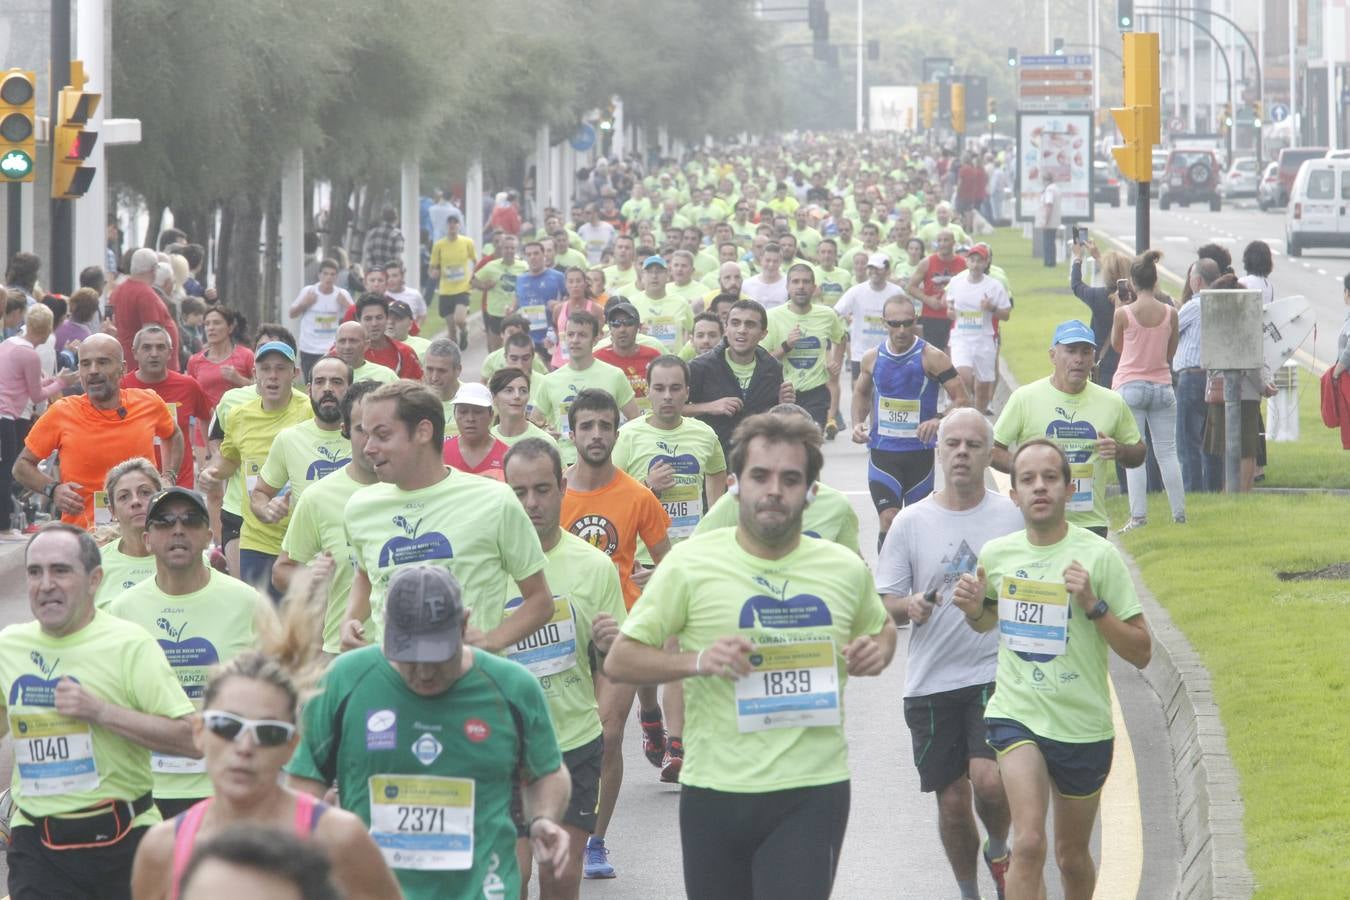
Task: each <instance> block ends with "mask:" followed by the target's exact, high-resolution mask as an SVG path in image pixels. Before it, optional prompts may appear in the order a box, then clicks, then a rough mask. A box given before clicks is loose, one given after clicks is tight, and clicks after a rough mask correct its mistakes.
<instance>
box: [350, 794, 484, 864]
mask: <svg viewBox="0 0 1350 900" xmlns="http://www.w3.org/2000/svg"><path fill="white" fill-rule="evenodd" d="M369 785H370V787H369V789H370V836H371V837H372V838H373V839H374V840H375V844H376V845H377V846H378V847H379V848H380V853H381V854H383V856H384V861H385V862H386V863H388V864H389V868H391V869H432V870H438V871H447V870H463V869H469V868H472V867H473V804H474V782H473V779H472V778H442V777H438V776H435V775H372V776H371V778H370V782H369Z"/></svg>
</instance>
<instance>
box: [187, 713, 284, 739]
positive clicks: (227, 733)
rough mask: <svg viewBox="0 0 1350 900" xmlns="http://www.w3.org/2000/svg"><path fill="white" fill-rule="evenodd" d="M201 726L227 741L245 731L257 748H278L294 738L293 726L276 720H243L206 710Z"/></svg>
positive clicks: (232, 714)
mask: <svg viewBox="0 0 1350 900" xmlns="http://www.w3.org/2000/svg"><path fill="white" fill-rule="evenodd" d="M202 724H204V725H205V726H206V730H207V731H209V732H211V733H212V734H214V735H215V736H216V737H220V738H224V739H225V740H227V741H234V740H238V739H239V735H240V734H242V733H243V732H245V731H247V732H248V733H249V734H251V735H253V742H254V743H255V744H257V745H258V746H259V747H280V746H281V745H283V744H285V743H286V742H287V741H289V740H290V739H291V738H292V737H294V736H295V725H294V723H291V722H279V721H277V720H276V719H245V718H244V717H242V716H236V715H235V714H234V713H227V712H222V711H221V710H218V709H208V710H206V711H205V712H203V713H202Z"/></svg>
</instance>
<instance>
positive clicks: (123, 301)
mask: <svg viewBox="0 0 1350 900" xmlns="http://www.w3.org/2000/svg"><path fill="white" fill-rule="evenodd" d="M108 312H109V313H110V314H111V317H112V320H113V324H114V325H116V326H117V342H118V343H119V344H121V345H122V358H123V360H125V361H126V366H127V371H128V372H134V371H136V355H135V354H134V353H133V352H132V349H131V342H132V341H133V340H135V339H136V332H138V331H140V330H141V329H142V328H144V327H145V326H146V325H150V324H152V323H153V324H156V325H163V326H164V330H165V331H167V332H168V333H169V337H171V338H173V349H174V352H173V353H172V354H171V355H170V356H169V368H170V369H172V370H173V371H175V372H177V371H178V352H177V351H178V348H179V347H181V346H183V345H182V343H180V342H179V340H178V323H177V322H175V321H174V320H173V316H171V315H170V314H169V308H168V307H167V306H165V305H164V301H163V300H161V299H160V297H159V294H157V293H155V289H154V288H152V287H151V286H150V285H148V284H146V283H145V282H144V281H137V280H135V279H134V278H128V279H127V280H126V281H124V282H122V283H121V284H119V285H118V286H117V287H115V288H113V292H112V294H111V295H110V296H109V297H108Z"/></svg>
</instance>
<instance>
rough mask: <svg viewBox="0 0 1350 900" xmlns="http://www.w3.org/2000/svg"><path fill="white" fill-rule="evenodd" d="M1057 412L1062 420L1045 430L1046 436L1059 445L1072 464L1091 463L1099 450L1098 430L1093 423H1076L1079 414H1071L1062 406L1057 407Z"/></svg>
mask: <svg viewBox="0 0 1350 900" xmlns="http://www.w3.org/2000/svg"><path fill="white" fill-rule="evenodd" d="M1055 412H1056V413H1057V414H1058V415H1059V416H1061V417H1062V418H1058V419H1054V420H1052V421H1051V422H1050V424H1049V425H1048V426H1046V429H1045V436H1046V437H1048V438H1050V439H1052V440H1053V441H1054V442H1055V443H1057V444H1059V446H1060V449H1061V450H1063V451H1064V455H1065V456H1067V457H1069V462H1070V463H1085V462H1090V461H1091V459H1092V454H1093V452H1095V450H1096V448H1097V429H1096V428H1093V427H1092V423H1091V422H1075V421H1074V418H1075V417H1076V416H1077V415H1078V414H1077V413H1071V412H1068V411H1067V410H1065V409H1064V407H1062V406H1056V407H1055Z"/></svg>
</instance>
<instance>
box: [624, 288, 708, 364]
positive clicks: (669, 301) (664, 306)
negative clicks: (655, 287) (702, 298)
mask: <svg viewBox="0 0 1350 900" xmlns="http://www.w3.org/2000/svg"><path fill="white" fill-rule="evenodd" d="M629 302H631V303H632V304H633V306H634V307H635V308H636V309H637V311H638V316H639V317H640V318H641V320H642V327H643V328H645V329H646V330H647V332H646V333H647V334H648V335H650V336H651V337H653V338H655V339H656V340H658V341H660V342H661V347H662V349H664V350H665V352H666V353H674V352H675V351H676V350H678V349H679V348H680V345H681V344H683V343H684V342H685V341H686V340H687V339H688V338H689V335H690V333H691V332H693V330H694V311H693V309H692V308H691V307H690V306H689V301H687V300H685V299H684V298H683V297H672V296H670V295H669V294H667V295H666V296H664V297H662V298H661V299H660V300H654V299H652V298H651V297H649V296H648V295H647V293H646V292H645V291H644V292H643V293H640V294H634V295H633V296H632V297H631V298H630V299H629Z"/></svg>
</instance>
